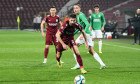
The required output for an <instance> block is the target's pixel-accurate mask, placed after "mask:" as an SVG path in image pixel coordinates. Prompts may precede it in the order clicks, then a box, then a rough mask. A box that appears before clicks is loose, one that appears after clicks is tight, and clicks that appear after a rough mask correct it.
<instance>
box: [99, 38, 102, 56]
mask: <svg viewBox="0 0 140 84" xmlns="http://www.w3.org/2000/svg"><path fill="white" fill-rule="evenodd" d="M98 44H99V53H102V39H101V38H98Z"/></svg>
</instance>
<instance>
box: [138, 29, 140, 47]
mask: <svg viewBox="0 0 140 84" xmlns="http://www.w3.org/2000/svg"><path fill="white" fill-rule="evenodd" d="M138 31H139V32H138V34H139V45H140V29H139V30H138Z"/></svg>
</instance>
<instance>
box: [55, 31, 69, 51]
mask: <svg viewBox="0 0 140 84" xmlns="http://www.w3.org/2000/svg"><path fill="white" fill-rule="evenodd" d="M61 34H62V33H61V32H60V31H59V30H58V31H57V33H56V38H57V39H58V41H59V42H60V43H61V44H62V46H63V48H64V49H66V50H67V49H68V48H67V45H66V44H65V43H64V42H63V40H62V39H61V37H60V36H61Z"/></svg>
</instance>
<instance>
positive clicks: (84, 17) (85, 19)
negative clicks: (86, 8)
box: [80, 15, 90, 31]
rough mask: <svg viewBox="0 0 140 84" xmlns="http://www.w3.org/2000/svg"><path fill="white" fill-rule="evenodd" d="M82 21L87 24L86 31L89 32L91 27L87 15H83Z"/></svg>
mask: <svg viewBox="0 0 140 84" xmlns="http://www.w3.org/2000/svg"><path fill="white" fill-rule="evenodd" d="M80 19H81V20H82V21H83V22H84V23H85V25H86V27H85V29H84V30H85V31H87V30H88V29H89V27H90V25H89V22H88V20H87V18H86V16H85V15H81V17H80Z"/></svg>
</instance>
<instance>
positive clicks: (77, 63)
mask: <svg viewBox="0 0 140 84" xmlns="http://www.w3.org/2000/svg"><path fill="white" fill-rule="evenodd" d="M73 56H74V58H75V61H76V63H77V65H79V64H78V62H77V59H76V55H75V54H73Z"/></svg>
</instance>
